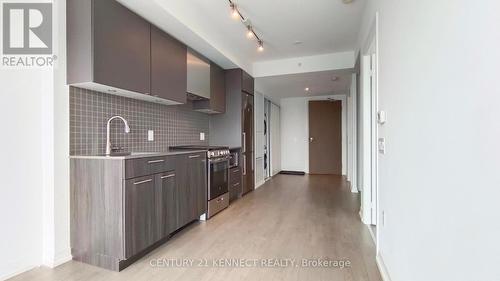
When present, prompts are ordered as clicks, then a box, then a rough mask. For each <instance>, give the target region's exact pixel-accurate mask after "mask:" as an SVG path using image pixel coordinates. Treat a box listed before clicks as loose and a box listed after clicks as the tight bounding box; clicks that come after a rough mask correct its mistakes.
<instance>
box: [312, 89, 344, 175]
mask: <svg viewBox="0 0 500 281" xmlns="http://www.w3.org/2000/svg"><path fill="white" fill-rule="evenodd" d="M328 99H335V100H339V101H342V119H341V122H342V129H341V131H342V176H347V172H346V169H347V96H346V95H328V96H317V97H307V98H305V105H304V106H305V107H306V112H307V114H306V119H307V120H305V121H306V123H305V124H306V126H307V128H305V129H306V130H305V131H306V132H305V133H306V139H305V140H304V141H305V142H306V143H307V145H306V146H305V151H304V155H305V156H306V157H304V161H305V163H304V164H305V166H304V167H305V172H306V174H309V136H310V133H309V101H322V100H324V101H326V100H328Z"/></svg>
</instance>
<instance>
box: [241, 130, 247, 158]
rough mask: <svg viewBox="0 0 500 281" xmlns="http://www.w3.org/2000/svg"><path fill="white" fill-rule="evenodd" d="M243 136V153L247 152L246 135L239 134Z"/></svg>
mask: <svg viewBox="0 0 500 281" xmlns="http://www.w3.org/2000/svg"><path fill="white" fill-rule="evenodd" d="M241 134H242V135H243V149H242V151H243V153H245V152H247V133H245V132H243V133H241Z"/></svg>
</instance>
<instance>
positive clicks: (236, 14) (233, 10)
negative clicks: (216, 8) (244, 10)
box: [230, 3, 240, 19]
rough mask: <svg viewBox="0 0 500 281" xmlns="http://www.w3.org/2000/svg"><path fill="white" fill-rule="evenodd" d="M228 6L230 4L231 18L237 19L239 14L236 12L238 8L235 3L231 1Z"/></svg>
mask: <svg viewBox="0 0 500 281" xmlns="http://www.w3.org/2000/svg"><path fill="white" fill-rule="evenodd" d="M230 6H231V16H232V17H233V19H238V18H239V16H240V14H239V12H238V8H237V7H236V4H234V3H231V4H230Z"/></svg>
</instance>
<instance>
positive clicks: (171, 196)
mask: <svg viewBox="0 0 500 281" xmlns="http://www.w3.org/2000/svg"><path fill="white" fill-rule="evenodd" d="M155 184H156V213H157V215H156V218H157V223H158V225H159V230H160V236H161V238H164V237H167V236H168V235H170V233H172V232H174V231H175V230H176V227H177V224H178V223H177V200H176V193H177V192H176V174H175V171H172V172H167V173H162V174H157V175H156V176H155Z"/></svg>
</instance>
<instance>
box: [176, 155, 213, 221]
mask: <svg viewBox="0 0 500 281" xmlns="http://www.w3.org/2000/svg"><path fill="white" fill-rule="evenodd" d="M206 163H207V160H206V157H205V154H204V153H200V154H193V155H180V156H178V158H177V167H178V171H179V173H178V174H179V177H178V181H177V192H178V193H177V202H178V204H179V205H178V212H179V213H178V225H177V228H180V227H182V226H183V225H185V224H187V223H189V222H191V221H193V220H196V219H198V218H199V217H200V216H201V215H202V214H204V213H205V212H206V208H207V207H206V205H207V188H206V186H207V182H206V181H207V166H206V165H207V164H206Z"/></svg>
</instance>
